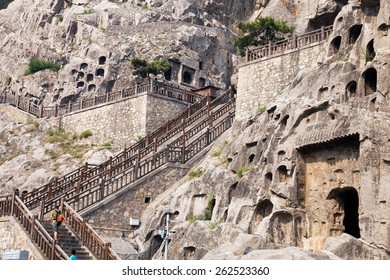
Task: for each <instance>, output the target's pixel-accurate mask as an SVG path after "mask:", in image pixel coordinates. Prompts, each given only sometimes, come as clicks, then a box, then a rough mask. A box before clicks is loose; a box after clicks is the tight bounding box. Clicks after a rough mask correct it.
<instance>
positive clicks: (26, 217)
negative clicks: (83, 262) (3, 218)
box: [10, 195, 69, 260]
mask: <svg viewBox="0 0 390 280" xmlns="http://www.w3.org/2000/svg"><path fill="white" fill-rule="evenodd" d="M10 214H11V215H12V216H13V217H14V218H15V219H16V220H17V221H18V222H19V224H20V225H21V226H22V228H23V229H24V231H25V232H26V234H27V235H28V236H29V237H30V239H31V240H32V241H33V242H34V243H35V245H36V246H37V247H38V248H39V249H40V251H41V252H42V254H43V255H44V256H45V257H46V258H47V259H49V260H66V259H68V258H69V256H68V255H67V254H66V253H65V252H64V251H63V250H62V249H61V247H59V246H58V245H57V244H56V243H55V242H54V239H53V238H52V237H51V236H50V234H49V233H48V232H47V231H46V230H45V228H44V227H43V226H42V225H41V224H40V222H39V220H38V219H37V217H36V216H33V215H32V213H31V211H30V210H29V209H28V208H27V206H26V205H25V204H24V203H23V202H22V200H21V199H20V198H19V197H18V196H16V195H14V196H13V199H12V212H11V213H10Z"/></svg>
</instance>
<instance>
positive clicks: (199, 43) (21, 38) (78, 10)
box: [0, 0, 235, 104]
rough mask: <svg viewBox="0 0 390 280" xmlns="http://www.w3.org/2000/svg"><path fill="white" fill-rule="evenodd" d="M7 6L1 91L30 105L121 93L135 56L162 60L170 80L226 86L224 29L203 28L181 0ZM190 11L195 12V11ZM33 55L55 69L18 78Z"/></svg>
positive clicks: (229, 53)
mask: <svg viewBox="0 0 390 280" xmlns="http://www.w3.org/2000/svg"><path fill="white" fill-rule="evenodd" d="M70 3H71V2H67V1H63V0H57V1H38V0H36V1H23V0H15V1H13V2H12V3H11V4H10V5H9V6H8V8H7V9H3V10H0V28H1V33H2V34H5V36H4V37H2V38H1V40H0V45H1V50H2V51H1V56H0V63H1V69H0V88H1V89H2V90H3V91H6V92H9V93H11V92H12V93H17V94H21V95H24V96H30V97H31V98H32V99H33V100H35V102H36V103H46V104H49V103H53V102H58V103H60V102H61V103H66V102H68V101H71V100H77V99H78V98H80V97H84V96H93V95H99V94H104V93H106V92H111V91H114V90H120V89H122V88H125V87H128V86H129V85H130V82H133V81H134V77H133V76H132V70H131V65H130V59H131V58H133V57H143V58H145V59H147V60H153V59H158V58H165V59H168V60H169V61H170V63H171V67H172V69H171V71H170V73H166V75H165V78H166V79H168V80H172V81H176V82H179V83H184V84H185V85H187V86H190V87H191V86H192V87H198V86H202V85H208V84H213V85H216V86H219V87H222V88H224V87H226V86H228V85H229V82H230V76H231V73H232V71H233V66H234V61H235V58H234V57H235V55H234V49H233V48H232V46H231V45H230V44H229V43H228V41H229V39H231V33H230V32H229V31H228V30H227V29H226V28H225V27H224V26H223V25H214V24H212V23H210V22H207V23H205V22H204V21H203V20H202V18H201V17H199V14H196V13H198V12H197V10H198V9H199V8H198V7H196V6H194V5H192V4H191V3H187V1H179V3H177V5H175V6H174V9H173V8H172V7H173V4H172V3H173V2H172V1H168V2H167V1H164V2H162V3H160V4H161V5H160V4H158V3H157V1H150V2H148V3H145V2H143V3H136V2H134V1H133V2H125V3H121V2H112V1H111V2H110V1H73V2H72V3H73V4H72V5H70ZM192 11H193V12H195V13H193V12H192ZM31 58H39V59H43V60H50V61H54V62H56V63H57V64H59V65H61V70H60V71H59V72H58V74H56V73H54V74H53V72H50V71H44V72H40V73H36V74H34V75H29V76H24V75H23V74H24V72H25V70H26V69H27V64H28V62H29V60H30V59H31Z"/></svg>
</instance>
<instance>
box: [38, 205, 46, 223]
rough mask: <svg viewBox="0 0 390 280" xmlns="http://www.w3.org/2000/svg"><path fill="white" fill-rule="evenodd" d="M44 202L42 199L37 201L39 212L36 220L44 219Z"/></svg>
mask: <svg viewBox="0 0 390 280" xmlns="http://www.w3.org/2000/svg"><path fill="white" fill-rule="evenodd" d="M44 208H45V203H44V201H43V200H41V201H39V214H38V220H40V221H42V220H43V219H44V215H45V214H44V213H45V209H44Z"/></svg>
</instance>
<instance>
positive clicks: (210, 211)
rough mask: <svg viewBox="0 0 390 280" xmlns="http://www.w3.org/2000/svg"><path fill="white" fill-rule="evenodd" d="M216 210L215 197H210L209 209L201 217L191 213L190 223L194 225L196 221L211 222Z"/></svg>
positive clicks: (208, 201) (189, 216)
mask: <svg viewBox="0 0 390 280" xmlns="http://www.w3.org/2000/svg"><path fill="white" fill-rule="evenodd" d="M213 210H214V195H213V194H212V195H209V197H208V198H207V207H206V209H204V211H203V213H202V214H200V215H194V214H193V213H190V214H189V215H188V221H189V222H190V223H191V224H192V223H193V222H195V221H210V220H211V216H212V215H213Z"/></svg>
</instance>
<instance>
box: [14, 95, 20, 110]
mask: <svg viewBox="0 0 390 280" xmlns="http://www.w3.org/2000/svg"><path fill="white" fill-rule="evenodd" d="M19 98H20V96H19V95H17V96H16V102H15V105H16V108H18V109H19Z"/></svg>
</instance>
